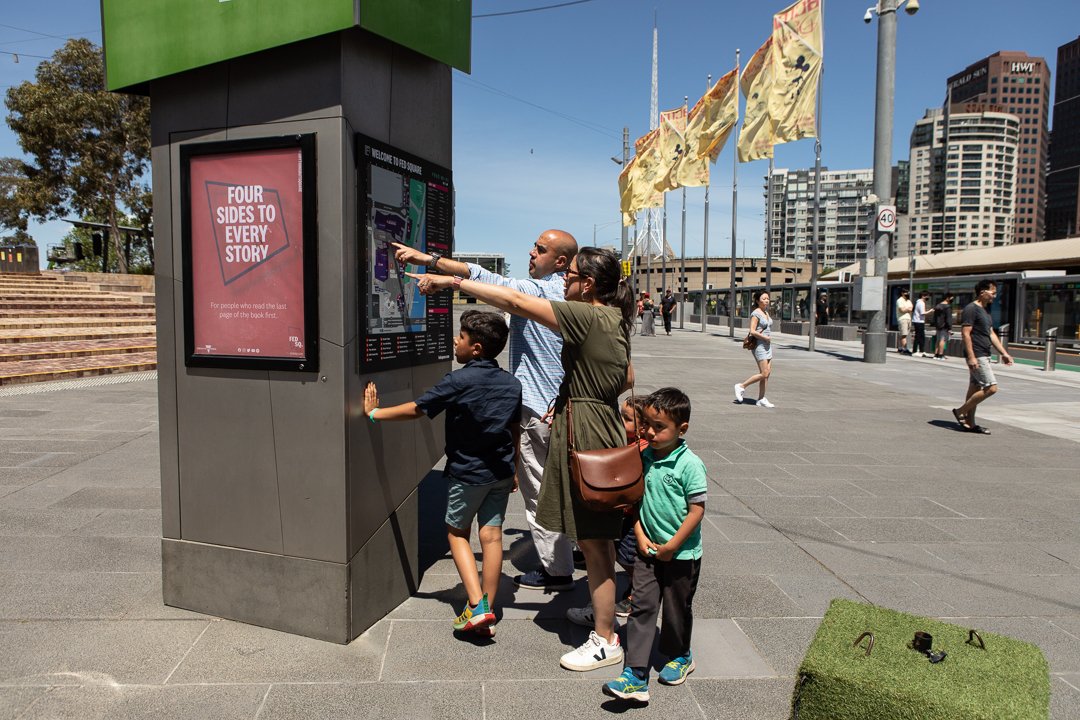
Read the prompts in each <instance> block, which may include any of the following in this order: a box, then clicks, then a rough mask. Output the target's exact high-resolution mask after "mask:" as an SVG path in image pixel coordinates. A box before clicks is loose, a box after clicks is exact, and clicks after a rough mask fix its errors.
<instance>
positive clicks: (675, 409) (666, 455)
mask: <svg viewBox="0 0 1080 720" xmlns="http://www.w3.org/2000/svg"><path fill="white" fill-rule="evenodd" d="M644 414H645V426H646V427H645V437H646V438H647V439H648V440H649V447H648V449H647V450H645V452H644V453H643V455H642V461H643V462H644V465H645V497H644V498H642V500H641V508H640V510H639V511H638V521H637V524H636V525H635V526H634V533H635V535H636V536H637V544H638V553H639V554H640V556H641V557H640V558H639V559H638V562H637V563H636V565H635V568H634V591H633V598H634V600H633V605H632V608H631V610H630V618H629V620H628V621H627V642H626V666H625V667H624V668H623V672H622V675H620V676H619V677H617V678H616V679H614V680H612V681H611V682H609V683H607V684H606V685H604V688H603V690H604V693H605V694H607V695H611V696H612V697H617V698H620V699H623V700H635V701H638V702H648V701H649V655H650V653H651V652H652V642H653V636H654V635H655V633H656V616H657V614H658V613H659V612H661V605H662V606H663V607H662V612H663V619H664V622H663V625H662V626H661V629H660V648H659V649H660V654H661V655H663V656H664V657H666V658H668V663H667V664H666V665H664V668H663V669H662V670H661V671H660V678H659V679H660V682H661V683H663V684H665V685H681V684H682V683H683V681H685V680H686V676H687V675H689V674H690V673H691V672H693V671H694V658H693V655H692V654H691V653H690V634H691V631H692V630H693V626H694V612H693V609H692V607H691V605H692V604H693V601H694V593H695V592H696V591H697V582H698V575H699V574H700V573H701V518H702V517H704V516H705V496H706V490H707V485H708V478H707V477H706V475H705V463H703V462H702V461H701V459H700V458H698V456H697V455H695V454H694V453H692V452H690V449H689V448H688V447H686V443H685V442H684V441H683V439H682V436H683V435H684V434H686V431H687V429H688V428H689V426H690V398H688V397H687V396H686V394H685V393H684V392H683V391H682V390H679V389H678V388H672V387H667V388H661V389H659V390H657V391H656V392H654V393H653V394H652V395H649V397H648V398H647V399H646V400H645V412H644Z"/></svg>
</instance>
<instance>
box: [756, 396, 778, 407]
mask: <svg viewBox="0 0 1080 720" xmlns="http://www.w3.org/2000/svg"><path fill="white" fill-rule="evenodd" d="M757 405H758V407H763V408H771V407H776V406H775V405H773V404H772V403H771V402H769V398H761V399H760V400H758V401H757Z"/></svg>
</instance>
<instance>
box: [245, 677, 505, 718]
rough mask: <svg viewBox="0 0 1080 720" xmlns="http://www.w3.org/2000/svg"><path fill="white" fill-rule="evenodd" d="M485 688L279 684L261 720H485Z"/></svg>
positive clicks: (469, 685)
mask: <svg viewBox="0 0 1080 720" xmlns="http://www.w3.org/2000/svg"><path fill="white" fill-rule="evenodd" d="M487 692H488V690H487V688H486V687H482V686H480V685H478V684H477V683H474V682H470V681H468V680H464V681H460V682H445V683H374V682H371V683H361V682H357V683H352V684H325V683H320V684H313V685H296V684H287V683H286V684H275V685H274V686H273V687H271V688H270V693H269V695H267V696H266V702H265V703H264V704H263V706H262V710H261V711H260V712H259V716H258V717H259V720H274V719H275V718H280V719H281V720H292V719H293V718H335V719H340V720H403V719H404V718H417V719H418V720H444V719H445V720H472V719H473V718H478V717H483V715H484V707H485V704H486V702H487Z"/></svg>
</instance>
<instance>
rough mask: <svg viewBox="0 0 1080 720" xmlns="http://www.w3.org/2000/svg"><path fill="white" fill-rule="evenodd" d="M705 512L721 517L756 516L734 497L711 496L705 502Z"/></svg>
mask: <svg viewBox="0 0 1080 720" xmlns="http://www.w3.org/2000/svg"><path fill="white" fill-rule="evenodd" d="M705 514H706V515H712V516H723V517H756V516H757V513H755V512H754V511H753V510H751V509H750V508H748V507H747V506H746V503H745V502H743V501H742V500H739V499H738V498H734V497H720V498H711V499H710V500H709V501H708V502H707V503H705Z"/></svg>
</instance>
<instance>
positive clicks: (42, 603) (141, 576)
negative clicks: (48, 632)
mask: <svg viewBox="0 0 1080 720" xmlns="http://www.w3.org/2000/svg"><path fill="white" fill-rule="evenodd" d="M155 578H157V580H155ZM155 582H156V583H157V586H158V587H159V588H160V572H156V573H83V572H71V573H40V572H21V573H7V572H5V573H0V619H3V620H66V619H93V620H98V619H109V618H112V619H118V618H121V617H123V616H125V615H126V614H127V613H129V612H131V610H132V609H133V608H135V607H137V606H138V605H139V603H140V602H141V598H142V597H143V596H145V595H146V594H147V592H149V588H150V587H152V586H153V585H154V584H155ZM158 597H159V600H160V597H161V593H160V589H159V591H158Z"/></svg>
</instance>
